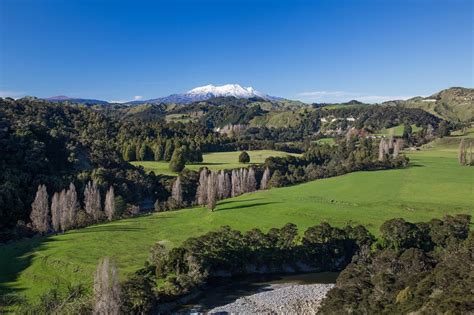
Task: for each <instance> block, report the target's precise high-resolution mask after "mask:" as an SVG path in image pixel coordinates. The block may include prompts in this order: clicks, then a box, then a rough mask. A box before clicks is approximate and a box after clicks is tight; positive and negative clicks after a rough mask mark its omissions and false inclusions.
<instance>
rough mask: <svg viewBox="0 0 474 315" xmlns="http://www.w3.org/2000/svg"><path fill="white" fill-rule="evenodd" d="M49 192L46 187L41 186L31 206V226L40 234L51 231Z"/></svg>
mask: <svg viewBox="0 0 474 315" xmlns="http://www.w3.org/2000/svg"><path fill="white" fill-rule="evenodd" d="M48 199H49V197H48V191H47V190H46V186H45V185H39V186H38V190H37V191H36V196H35V200H34V201H33V203H32V204H31V214H30V219H31V224H32V226H33V229H34V230H36V231H38V232H40V233H43V234H44V233H47V232H48V231H49V229H50V225H51V218H50V216H49V201H48Z"/></svg>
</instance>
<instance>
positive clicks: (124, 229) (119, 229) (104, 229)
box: [74, 226, 145, 234]
mask: <svg viewBox="0 0 474 315" xmlns="http://www.w3.org/2000/svg"><path fill="white" fill-rule="evenodd" d="M144 229H145V228H141V227H120V226H111V227H105V226H103V227H97V228H89V229H80V230H77V231H75V232H74V234H88V233H98V232H100V233H102V232H136V231H141V230H144Z"/></svg>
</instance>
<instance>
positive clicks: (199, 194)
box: [196, 167, 269, 210]
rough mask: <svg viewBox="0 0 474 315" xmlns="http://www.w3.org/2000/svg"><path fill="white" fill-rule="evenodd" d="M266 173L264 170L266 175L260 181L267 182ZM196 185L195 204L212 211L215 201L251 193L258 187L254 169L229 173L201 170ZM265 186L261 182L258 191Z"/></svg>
mask: <svg viewBox="0 0 474 315" xmlns="http://www.w3.org/2000/svg"><path fill="white" fill-rule="evenodd" d="M268 172H269V170H266V174H267V175H266V176H264V177H262V180H264V181H265V180H267V179H266V178H268ZM262 183H263V185H262ZM197 184H198V186H197V189H196V203H197V204H198V205H202V206H204V205H206V206H207V207H208V208H209V209H210V210H214V208H215V206H216V202H217V200H221V199H226V198H230V197H235V196H239V195H242V194H245V193H249V192H253V191H256V190H257V189H258V186H259V185H258V183H257V177H256V168H254V167H249V168H240V169H234V170H232V171H231V172H228V171H226V170H221V171H218V172H213V171H209V170H208V169H207V168H202V169H201V170H200V172H199V182H198V183H197ZM267 186H268V185H267V184H265V183H264V182H261V184H260V189H265V188H264V187H267Z"/></svg>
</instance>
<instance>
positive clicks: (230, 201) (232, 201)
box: [219, 198, 262, 206]
mask: <svg viewBox="0 0 474 315" xmlns="http://www.w3.org/2000/svg"><path fill="white" fill-rule="evenodd" d="M255 200H262V198H252V199H245V200H229V201H223V202H219V206H221V205H227V204H230V203H236V202H247V201H255Z"/></svg>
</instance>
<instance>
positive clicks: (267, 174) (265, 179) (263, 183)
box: [260, 167, 270, 189]
mask: <svg viewBox="0 0 474 315" xmlns="http://www.w3.org/2000/svg"><path fill="white" fill-rule="evenodd" d="M269 180H270V169H269V168H268V167H267V168H265V171H263V176H262V180H261V181H260V189H267V188H268V181H269Z"/></svg>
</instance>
